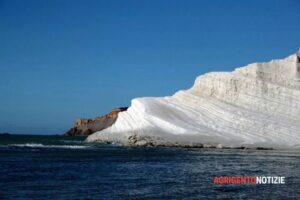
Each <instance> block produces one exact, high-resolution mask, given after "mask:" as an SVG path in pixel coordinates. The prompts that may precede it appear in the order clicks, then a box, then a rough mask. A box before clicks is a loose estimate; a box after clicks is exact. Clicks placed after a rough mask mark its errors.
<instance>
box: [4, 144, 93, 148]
mask: <svg viewBox="0 0 300 200" xmlns="http://www.w3.org/2000/svg"><path fill="white" fill-rule="evenodd" d="M7 146H10V147H29V148H63V149H86V148H91V146H83V145H44V144H41V143H25V144H9V145H7Z"/></svg>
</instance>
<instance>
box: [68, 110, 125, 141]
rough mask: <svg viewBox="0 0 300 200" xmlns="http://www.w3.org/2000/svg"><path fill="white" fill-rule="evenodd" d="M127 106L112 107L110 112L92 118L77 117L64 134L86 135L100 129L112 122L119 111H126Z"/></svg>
mask: <svg viewBox="0 0 300 200" xmlns="http://www.w3.org/2000/svg"><path fill="white" fill-rule="evenodd" d="M126 110H127V107H121V108H116V109H113V110H112V111H111V112H110V113H108V114H106V115H103V116H101V117H96V118H94V119H78V120H77V121H76V122H75V124H74V126H73V127H72V128H71V129H70V130H69V131H67V132H66V133H65V134H64V135H66V136H88V135H90V134H92V133H94V132H96V131H101V130H103V129H105V128H107V127H109V126H111V125H112V124H114V123H115V121H116V120H117V118H118V114H119V112H123V111H126Z"/></svg>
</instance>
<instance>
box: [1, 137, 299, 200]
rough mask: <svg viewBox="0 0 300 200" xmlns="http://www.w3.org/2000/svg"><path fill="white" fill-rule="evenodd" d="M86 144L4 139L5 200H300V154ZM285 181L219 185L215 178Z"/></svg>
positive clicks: (71, 139) (55, 139)
mask: <svg viewBox="0 0 300 200" xmlns="http://www.w3.org/2000/svg"><path fill="white" fill-rule="evenodd" d="M84 139H85V138H83V137H65V136H34V135H1V136H0V199H51V200H53V199H55V200H56V199H169V200H171V199H300V152H299V151H296V150H295V151H287V150H249V149H243V150H242V149H240V150H238V149H197V148H166V147H165V148H162V147H160V148H133V147H123V146H116V145H99V144H98V145H97V144H87V143H85V142H84ZM238 175H245V176H284V177H285V184H283V185H274V184H273V185H215V184H214V183H213V178H214V177H215V176H238Z"/></svg>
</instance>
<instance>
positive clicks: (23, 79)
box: [0, 0, 300, 134]
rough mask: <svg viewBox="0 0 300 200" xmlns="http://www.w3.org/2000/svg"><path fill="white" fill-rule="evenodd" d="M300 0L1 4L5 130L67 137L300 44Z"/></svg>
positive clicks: (9, 0) (32, 0)
mask: <svg viewBox="0 0 300 200" xmlns="http://www.w3.org/2000/svg"><path fill="white" fill-rule="evenodd" d="M299 9H300V1H298V0H280V1H278V0H272V1H266V0H265V1H263V0H259V1H255V0H251V1H250V0H249V1H237V0H236V1H232V0H227V1H222V0H207V1H204V0H203V1H201V0H105V1H101V0H97V1H93V0H89V1H83V0H26V1H24V0H19V1H16V0H0V76H1V77H0V132H11V133H17V134H61V133H64V132H65V131H66V130H68V129H69V128H70V127H71V126H72V125H73V123H74V121H75V119H77V118H89V117H96V116H99V115H102V114H105V113H107V112H109V111H110V110H111V109H113V108H116V107H121V106H129V105H130V102H131V99H133V98H136V97H144V96H166V95H172V94H174V93H175V92H176V91H178V90H183V89H188V88H189V87H191V86H192V85H193V83H194V80H195V78H196V77H197V76H199V75H201V74H203V73H206V72H210V71H231V70H233V69H234V68H236V67H240V66H243V65H246V64H249V63H252V62H260V61H269V60H271V59H277V58H283V57H286V56H288V55H290V54H292V53H295V52H296V51H298V49H299V47H300V26H299V23H300V11H299Z"/></svg>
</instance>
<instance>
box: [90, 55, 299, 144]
mask: <svg viewBox="0 0 300 200" xmlns="http://www.w3.org/2000/svg"><path fill="white" fill-rule="evenodd" d="M87 141H88V142H103V143H107V142H108V143H121V144H124V145H133V146H147V145H148V146H160V145H161V146H187V147H218V148H222V147H226V148H240V147H241V148H257V147H261V148H288V149H290V148H300V53H296V54H293V55H291V56H289V57H287V58H285V59H281V60H272V61H270V62H266V63H254V64H250V65H247V66H245V67H241V68H237V69H235V70H234V71H233V72H212V73H207V74H204V75H201V76H199V77H198V78H197V79H196V81H195V84H194V86H193V87H192V88H191V89H189V90H185V91H179V92H177V93H176V94H174V95H173V96H170V97H155V98H154V97H147V98H136V99H133V100H132V104H131V106H130V107H129V109H128V110H127V111H125V112H122V113H120V114H119V117H118V119H117V121H116V123H115V124H114V125H113V126H111V127H109V128H107V129H104V130H102V131H99V132H96V133H94V134H92V135H91V136H89V137H88V138H87Z"/></svg>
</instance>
